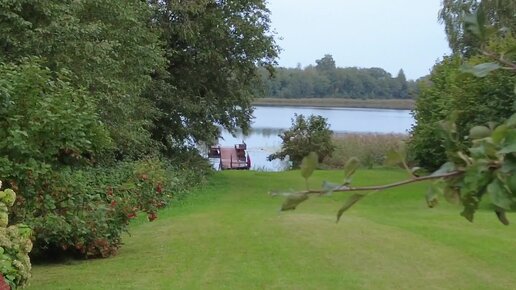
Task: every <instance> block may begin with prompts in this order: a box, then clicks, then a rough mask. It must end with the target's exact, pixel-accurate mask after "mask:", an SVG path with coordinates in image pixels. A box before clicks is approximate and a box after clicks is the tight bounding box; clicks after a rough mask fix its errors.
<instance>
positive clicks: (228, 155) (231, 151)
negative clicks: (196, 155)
mask: <svg viewBox="0 0 516 290" xmlns="http://www.w3.org/2000/svg"><path fill="white" fill-rule="evenodd" d="M246 150H247V145H246V144H245V143H243V144H236V145H235V146H234V147H222V146H218V145H217V146H212V147H210V151H209V152H208V157H210V158H218V159H219V160H220V162H219V169H220V170H228V169H249V168H251V157H250V156H249V154H248V153H247V151H246Z"/></svg>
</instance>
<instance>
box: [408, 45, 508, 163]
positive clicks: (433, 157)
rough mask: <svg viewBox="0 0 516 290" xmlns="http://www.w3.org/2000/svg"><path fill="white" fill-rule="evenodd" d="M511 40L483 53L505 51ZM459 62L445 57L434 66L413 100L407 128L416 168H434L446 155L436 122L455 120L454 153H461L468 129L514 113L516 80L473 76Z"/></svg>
mask: <svg viewBox="0 0 516 290" xmlns="http://www.w3.org/2000/svg"><path fill="white" fill-rule="evenodd" d="M515 42H516V39H514V38H510V37H508V38H506V39H505V40H503V41H495V42H493V43H491V44H490V46H489V47H488V48H487V50H490V49H494V50H495V51H504V49H503V48H500V47H510V45H511V43H515ZM499 46H500V47H499ZM462 61H463V59H461V58H459V57H446V58H445V59H444V60H443V61H441V62H440V63H438V64H437V65H435V66H434V68H433V71H432V74H431V76H430V79H429V82H427V83H426V84H423V85H422V87H421V92H420V95H419V97H418V99H417V101H416V108H415V110H414V118H415V120H416V125H415V126H414V127H413V128H412V130H411V138H410V146H409V148H410V151H411V153H412V154H413V155H414V158H415V159H416V160H417V161H419V163H420V165H421V166H423V167H425V168H428V169H431V170H435V169H437V168H438V167H439V166H440V165H441V164H443V163H444V162H445V161H446V160H447V157H448V156H447V155H446V152H445V149H444V148H445V147H446V144H444V142H443V138H442V135H441V134H440V133H439V132H440V128H439V126H440V125H439V123H440V121H441V120H443V119H446V118H449V117H450V116H454V117H455V120H454V123H455V124H456V126H457V134H458V138H459V140H460V143H459V144H458V145H459V148H457V150H465V149H466V148H468V147H469V146H470V145H471V144H470V141H469V140H468V139H467V138H466V137H467V136H468V132H469V129H470V128H472V127H473V126H476V125H487V123H488V122H494V123H495V124H500V123H501V122H503V121H504V120H506V119H507V118H509V116H511V114H512V113H513V112H514V109H513V106H512V105H513V103H514V101H515V100H516V98H515V95H514V85H515V84H516V77H515V76H514V74H513V73H511V72H509V71H507V70H497V71H494V72H492V73H490V74H489V75H487V76H486V77H483V78H477V77H475V76H474V75H472V74H466V73H463V72H462ZM490 61H491V59H490V58H489V57H488V56H483V55H479V56H475V57H472V58H470V59H469V60H468V63H469V64H471V65H475V64H479V63H484V62H490ZM452 112H453V114H452Z"/></svg>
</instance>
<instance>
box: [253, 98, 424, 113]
mask: <svg viewBox="0 0 516 290" xmlns="http://www.w3.org/2000/svg"><path fill="white" fill-rule="evenodd" d="M253 105H255V106H310V107H343V108H375V109H402V110H412V109H414V106H415V101H414V100H408V99H367V100H362V99H344V98H303V99H280V98H258V99H255V100H254V101H253Z"/></svg>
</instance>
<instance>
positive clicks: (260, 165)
mask: <svg viewBox="0 0 516 290" xmlns="http://www.w3.org/2000/svg"><path fill="white" fill-rule="evenodd" d="M296 113H297V114H303V115H305V116H309V115H310V114H314V115H321V116H323V117H324V118H327V120H328V123H329V124H330V128H331V129H332V130H333V131H334V132H335V133H349V132H361V133H407V131H408V130H409V129H410V127H411V126H412V124H413V123H414V119H413V118H412V115H411V114H410V111H409V110H384V109H354V108H353V109H351V108H313V107H276V106H275V107H267V106H260V107H256V109H255V111H254V116H255V119H254V120H253V125H252V129H251V132H250V135H249V136H243V135H242V134H237V136H232V135H231V134H229V133H228V132H226V131H224V132H222V139H221V140H219V143H220V144H221V145H222V146H233V145H234V144H236V143H241V142H242V141H245V143H247V148H248V150H247V151H248V152H249V154H250V156H251V160H252V169H258V170H270V171H278V170H283V169H285V168H286V167H288V163H287V162H281V161H278V160H275V161H273V162H269V161H267V156H268V155H270V154H271V153H274V152H276V151H277V150H279V148H280V147H281V139H280V138H279V137H278V134H280V133H281V132H282V131H284V130H286V129H288V128H289V127H290V126H291V124H292V118H293V117H294V114H296Z"/></svg>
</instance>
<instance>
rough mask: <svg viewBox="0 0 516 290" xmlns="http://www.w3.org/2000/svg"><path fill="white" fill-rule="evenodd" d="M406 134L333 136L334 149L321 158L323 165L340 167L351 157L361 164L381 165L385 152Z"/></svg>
mask: <svg viewBox="0 0 516 290" xmlns="http://www.w3.org/2000/svg"><path fill="white" fill-rule="evenodd" d="M407 137H408V136H406V135H403V134H374V133H371V134H357V133H349V134H348V133H346V134H342V135H336V136H334V137H333V143H334V144H335V151H334V152H333V154H332V155H331V157H326V158H325V159H324V160H323V166H326V167H329V168H342V167H344V165H345V164H346V162H347V161H348V160H349V159H350V158H351V157H357V158H358V159H359V160H360V163H361V165H362V166H365V167H368V168H371V167H373V166H375V165H383V163H384V161H385V156H386V155H387V152H389V151H391V150H395V149H396V148H397V147H398V146H399V142H400V141H404V140H405V139H407Z"/></svg>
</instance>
